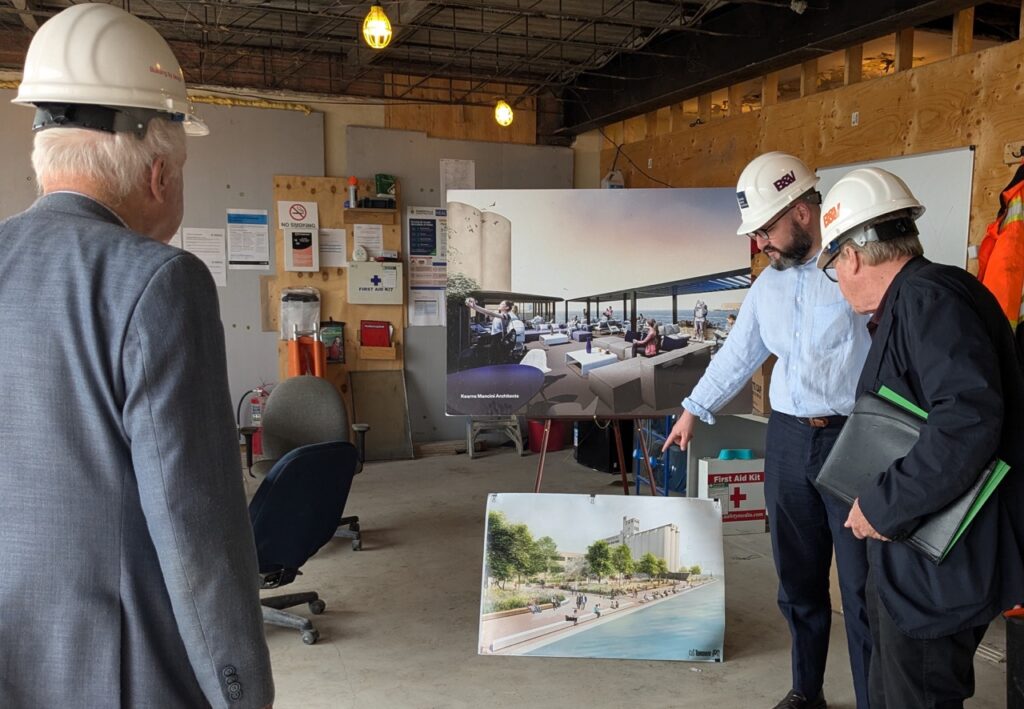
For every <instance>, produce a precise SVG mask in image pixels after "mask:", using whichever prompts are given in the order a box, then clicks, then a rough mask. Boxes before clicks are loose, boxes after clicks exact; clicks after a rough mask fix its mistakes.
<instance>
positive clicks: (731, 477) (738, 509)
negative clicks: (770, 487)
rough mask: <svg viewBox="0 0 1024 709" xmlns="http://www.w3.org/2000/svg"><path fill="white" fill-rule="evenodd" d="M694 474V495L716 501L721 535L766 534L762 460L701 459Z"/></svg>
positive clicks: (766, 520)
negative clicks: (720, 514)
mask: <svg viewBox="0 0 1024 709" xmlns="http://www.w3.org/2000/svg"><path fill="white" fill-rule="evenodd" d="M697 473H698V476H699V480H698V482H697V495H698V496H699V497H706V498H717V499H718V501H719V503H720V504H721V506H722V534H758V533H764V532H767V531H768V517H767V515H766V513H765V504H764V458H753V459H749V460H720V459H718V458H701V459H700V461H699V464H698V467H697Z"/></svg>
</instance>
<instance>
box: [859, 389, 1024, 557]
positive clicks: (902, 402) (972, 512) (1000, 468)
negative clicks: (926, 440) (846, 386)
mask: <svg viewBox="0 0 1024 709" xmlns="http://www.w3.org/2000/svg"><path fill="white" fill-rule="evenodd" d="M878 395H879V396H880V397H882V398H883V399H885V400H886V401H888V402H890V403H892V404H895V405H896V406H899V407H900V408H902V409H904V410H906V411H909V412H910V413H912V414H915V415H916V416H920V417H921V418H922V419H927V418H928V412H927V411H925V410H924V409H922V408H921V407H920V406H917V405H916V404H914V403H913V402H911V401H908V400H907V399H905V398H904V397H902V396H900V395H899V394H897V393H896V392H894V391H893V390H892V389H890V388H889V387H886V386H883V387H882V388H881V389H879V390H878ZM993 462H994V466H986V467H992V472H991V473H990V474H989V476H988V479H987V480H986V481H985V484H984V485H983V486H982V488H981V490H979V491H978V494H977V496H976V497H975V498H974V502H972V503H971V506H970V507H969V508H968V509H967V513H966V514H965V515H964V517H963V520H961V522H960V525H959V526H958V527H957V529H956V532H954V533H953V536H952V537H951V538H950V540H949V544H948V545H947V546H946V548H945V549H944V550H943V552H942V556H941V557H940V560H941V559H945V558H946V556H947V555H948V554H949V552H950V551H951V550H952V549H953V547H954V546H955V545H956V543H957V541H959V539H960V537H962V536H963V534H964V532H966V531H967V528H968V527H970V526H971V522H973V521H974V518H975V517H976V516H977V515H978V512H979V511H980V510H981V508H982V507H984V505H985V503H986V502H987V501H988V499H989V498H990V497H991V496H992V493H993V492H995V489H996V488H997V487H999V483H1001V482H1002V481H1003V478H1005V477H1006V473H1008V472H1009V471H1010V466H1009V464H1008V463H1007V462H1006V461H1004V460H1002V459H999V458H997V459H996V460H995V461H993Z"/></svg>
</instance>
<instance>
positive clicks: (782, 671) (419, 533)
mask: <svg viewBox="0 0 1024 709" xmlns="http://www.w3.org/2000/svg"><path fill="white" fill-rule="evenodd" d="M537 460H538V457H537V456H536V455H528V456H526V457H523V458H520V457H518V456H516V455H515V453H514V451H512V450H511V449H508V448H502V449H498V450H495V451H490V452H488V453H485V454H483V455H482V456H481V457H479V458H474V459H473V460H470V459H469V458H468V457H467V456H465V455H459V456H447V457H436V458H427V459H423V460H415V461H401V462H389V463H371V464H368V465H367V467H366V469H365V471H364V472H363V474H362V475H360V476H359V477H357V478H356V480H355V483H354V485H353V489H352V495H351V497H350V499H349V504H348V505H347V507H346V510H345V511H346V513H347V514H357V515H359V516H360V518H361V521H362V527H363V532H364V535H365V536H364V542H363V551H360V552H353V551H352V549H351V547H350V545H349V542H348V541H347V540H342V539H338V540H335V541H333V542H331V543H329V544H328V545H327V546H326V547H325V548H323V549H322V550H321V551H320V553H319V554H318V555H317V556H315V557H314V558H313V559H312V560H311V561H310V562H309V563H308V564H307V565H306V566H305V567H304V568H303V570H302V571H303V574H304V575H303V576H301V577H300V578H298V579H297V580H296V582H295V583H293V584H292V585H290V586H289V587H287V588H286V589H281V592H290V591H301V590H316V591H318V592H319V593H320V595H321V597H322V598H323V599H324V600H325V601H326V603H327V611H326V612H325V613H324V614H323V615H321V616H318V617H315V624H316V626H317V628H318V629H319V630H320V641H319V642H318V643H317V644H316V645H313V646H306V645H303V644H302V642H301V641H300V639H299V634H298V633H297V632H296V631H291V630H286V629H283V628H275V627H269V626H268V628H267V639H268V642H269V644H270V650H271V655H272V657H273V663H274V679H275V681H276V684H277V701H276V702H275V704H274V706H275V707H276V708H277V709H299V708H302V709H316V708H319V707H325V708H330V709H344V708H347V707H359V708H360V709H365V708H372V709H406V708H409V709H427V708H432V707H437V708H443V709H448V708H452V709H456V708H461V707H465V708H473V709H476V708H478V707H484V706H486V707H488V708H501V707H531V708H533V707H535V708H538V709H539V708H545V707H552V708H555V707H558V708H559V709H566V708H569V707H629V706H637V705H642V706H647V707H673V708H674V707H681V708H682V707H711V706H714V707H715V708H716V709H723V708H724V709H730V708H735V709H740V708H744V709H745V708H747V707H771V706H774V704H775V702H776V701H778V700H779V699H780V698H781V697H782V696H783V695H784V694H785V693H786V692H787V691H788V690H789V688H790V673H789V637H788V632H787V630H786V627H785V623H784V621H783V620H782V616H781V615H780V614H779V612H778V609H777V607H776V605H775V600H774V599H775V590H776V579H775V572H774V568H773V566H772V562H771V549H770V546H769V542H768V537H767V535H765V534H762V535H756V536H731V537H726V543H725V551H726V590H727V592H726V609H727V616H726V617H727V626H726V639H725V662H724V663H722V664H703V663H688V662H657V661H654V662H645V661H622V660H573V659H557V658H556V659H552V658H527V657H498V656H489V657H481V656H478V655H477V654H476V646H477V624H478V615H479V607H480V591H479V587H480V575H481V564H482V551H483V524H484V509H485V504H486V495H487V493H489V492H532V491H533V481H534V475H535V472H536V465H537ZM616 480H617V477H613V476H611V475H607V474H605V473H598V472H594V471H591V470H589V469H586V468H584V467H582V466H580V465H577V464H576V463H575V462H574V461H573V459H572V451H571V450H569V451H560V452H558V453H552V454H549V455H548V459H547V465H546V470H545V484H544V491H545V492H573V493H588V494H589V493H596V494H609V495H613V494H621V492H620V489H619V488H618V487H616V486H614V485H615V481H616ZM267 595H273V594H272V593H270V592H267ZM300 612H302V613H306V609H305V608H302V609H300ZM1001 625H1002V621H998V622H997V623H994V624H993V627H992V630H990V632H989V638H988V639H987V640H986V644H991V645H993V646H995V647H996V648H997V649H998V650H1002V647H1003V645H1002V643H1003V640H1002V627H1001ZM832 630H833V635H832V643H831V648H830V651H829V661H828V671H827V673H826V677H825V696H826V698H827V699H828V702H829V706H830V707H834V708H840V707H847V708H852V707H854V700H853V688H852V685H851V682H850V675H849V666H848V664H847V654H846V642H845V635H844V631H843V623H842V616H840V615H835V616H834V622H833V626H832ZM975 666H976V670H977V696H976V697H975V699H974V700H972V701H971V702H969V703H968V706H969V707H972V708H977V709H981V708H983V707H984V708H992V709H995V708H996V707H1003V706H1004V705H1005V670H1004V667H1005V665H1003V664H998V665H997V664H995V663H993V662H990V661H988V660H984V659H980V658H979V659H977V660H976V662H975Z"/></svg>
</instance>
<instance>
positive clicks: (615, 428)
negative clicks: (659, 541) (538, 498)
mask: <svg viewBox="0 0 1024 709" xmlns="http://www.w3.org/2000/svg"><path fill="white" fill-rule="evenodd" d="M595 420H596V419H595ZM638 423H639V421H636V422H635V424H638ZM611 425H612V435H613V437H614V438H615V453H616V455H617V456H618V458H619V474H620V475H621V476H622V494H623V495H628V494H629V481H628V480H627V479H626V454H625V451H624V450H623V447H622V428H621V427H620V426H619V419H612V420H611ZM550 435H551V419H544V437H543V438H542V440H541V445H540V460H539V461H537V479H536V481H535V482H534V484H533V491H534V492H540V484H541V480H543V478H544V460H545V457H546V456H547V453H548V438H549V437H550ZM640 440H641V441H643V437H641V439H640ZM643 451H644V465H645V466H646V468H647V480H648V481H649V482H650V484H651V494H652V495H654V494H656V493H655V489H654V488H655V484H654V473H653V472H652V471H651V463H650V460H649V459H648V456H647V443H646V442H645V441H644V442H643Z"/></svg>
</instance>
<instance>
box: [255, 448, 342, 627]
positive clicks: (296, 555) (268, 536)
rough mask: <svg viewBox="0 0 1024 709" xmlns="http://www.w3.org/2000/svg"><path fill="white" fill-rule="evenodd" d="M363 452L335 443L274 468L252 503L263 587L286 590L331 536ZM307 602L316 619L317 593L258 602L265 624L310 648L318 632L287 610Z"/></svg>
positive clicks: (320, 605) (302, 451)
mask: <svg viewBox="0 0 1024 709" xmlns="http://www.w3.org/2000/svg"><path fill="white" fill-rule="evenodd" d="M358 464H359V454H358V452H357V451H356V449H355V447H354V446H352V444H351V443H347V442H344V441H332V442H329V443H315V444H312V445H308V446H301V447H299V448H296V449H294V450H292V451H291V452H289V453H288V454H286V455H285V456H284V457H283V458H281V459H280V460H279V461H277V463H276V464H274V467H273V468H271V470H270V473H268V474H267V477H266V478H265V479H264V480H263V482H262V483H261V484H260V486H259V489H258V490H256V495H255V496H254V497H253V498H252V502H251V503H249V519H250V521H251V522H252V531H253V536H254V537H255V539H256V557H257V560H258V562H259V572H260V588H261V589H267V588H278V587H280V586H285V585H287V584H289V583H291V582H292V581H294V580H295V577H296V576H298V575H300V574H301V572H300V571H299V569H300V568H301V567H302V565H303V564H305V563H306V561H307V560H308V559H309V558H310V557H311V556H313V554H315V553H316V552H317V550H319V549H320V547H322V546H323V545H324V544H326V543H327V542H328V541H329V540H330V539H331V538H332V537H333V536H334V533H335V531H336V530H337V527H338V518H339V517H341V515H342V512H344V510H345V502H346V501H347V500H348V493H349V490H351V488H352V478H353V477H354V476H355V474H356V468H357V467H358ZM303 603H306V604H308V605H309V610H310V612H311V613H313V614H314V615H319V614H321V613H323V612H324V608H325V607H326V604H325V603H324V602H323V601H322V600H320V596H319V595H317V593H316V592H315V591H306V592H303V593H291V594H287V595H284V596H273V597H270V598H263V599H260V604H261V605H262V606H263V622H264V623H270V624H271V625H278V626H281V627H285V628H295V629H296V630H298V631H300V632H301V633H302V642H304V643H306V644H307V645H312V644H313V643H315V642H316V641H317V638H319V637H320V633H319V632H318V631H317V629H316V628H314V627H313V624H312V623H311V622H310V621H309V620H308V619H307V618H303V617H302V616H300V615H296V614H294V613H289V612H288V611H286V610H284V609H285V608H292V607H294V606H298V605H302V604H303Z"/></svg>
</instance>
